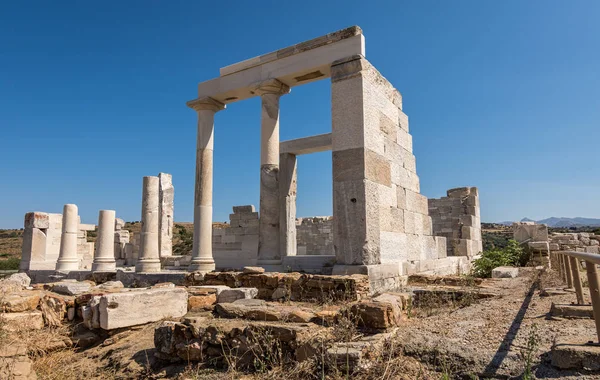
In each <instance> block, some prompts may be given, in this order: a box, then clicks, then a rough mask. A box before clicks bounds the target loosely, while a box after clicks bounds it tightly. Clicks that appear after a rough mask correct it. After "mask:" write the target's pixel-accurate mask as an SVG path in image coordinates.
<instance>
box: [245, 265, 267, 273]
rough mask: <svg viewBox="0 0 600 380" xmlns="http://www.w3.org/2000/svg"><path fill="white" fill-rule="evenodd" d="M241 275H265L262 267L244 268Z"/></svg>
mask: <svg viewBox="0 0 600 380" xmlns="http://www.w3.org/2000/svg"><path fill="white" fill-rule="evenodd" d="M243 273H245V274H261V273H265V268H263V267H244V270H243Z"/></svg>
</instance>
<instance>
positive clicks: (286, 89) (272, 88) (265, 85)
mask: <svg viewBox="0 0 600 380" xmlns="http://www.w3.org/2000/svg"><path fill="white" fill-rule="evenodd" d="M250 89H251V90H252V92H254V93H255V94H257V95H261V96H262V95H266V94H275V95H286V94H289V93H290V86H288V85H287V84H285V83H283V82H281V81H279V80H278V79H275V78H272V79H267V80H264V81H262V82H258V83H255V84H253V85H252V86H251V87H250Z"/></svg>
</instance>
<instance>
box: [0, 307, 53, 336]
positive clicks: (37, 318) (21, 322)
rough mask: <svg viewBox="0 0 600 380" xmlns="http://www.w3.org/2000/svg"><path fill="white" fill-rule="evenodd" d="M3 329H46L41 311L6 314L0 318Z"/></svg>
mask: <svg viewBox="0 0 600 380" xmlns="http://www.w3.org/2000/svg"><path fill="white" fill-rule="evenodd" d="M0 318H1V319H2V322H3V326H2V329H3V330H6V331H23V330H40V329H42V328H44V318H43V315H42V312H41V311H39V310H33V311H25V312H19V313H5V314H2V315H1V316H0Z"/></svg>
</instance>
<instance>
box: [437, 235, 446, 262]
mask: <svg viewBox="0 0 600 380" xmlns="http://www.w3.org/2000/svg"><path fill="white" fill-rule="evenodd" d="M435 243H436V245H437V250H438V255H437V257H438V258H440V259H441V258H445V257H447V256H448V248H447V241H446V238H445V237H442V236H435Z"/></svg>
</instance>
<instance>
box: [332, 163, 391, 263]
mask: <svg viewBox="0 0 600 380" xmlns="http://www.w3.org/2000/svg"><path fill="white" fill-rule="evenodd" d="M335 178H336V177H335V173H334V183H333V207H334V214H335V215H337V216H336V218H335V219H334V220H333V222H334V224H335V228H334V229H333V230H334V244H335V245H336V247H337V250H336V255H337V263H338V264H340V265H343V264H346V265H353V264H358V265H361V264H363V265H369V264H378V263H379V238H380V237H379V232H380V209H379V190H378V186H380V185H378V184H376V183H373V182H371V181H368V180H362V181H344V182H337V181H336V179H335ZM367 221H368V223H367Z"/></svg>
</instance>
